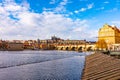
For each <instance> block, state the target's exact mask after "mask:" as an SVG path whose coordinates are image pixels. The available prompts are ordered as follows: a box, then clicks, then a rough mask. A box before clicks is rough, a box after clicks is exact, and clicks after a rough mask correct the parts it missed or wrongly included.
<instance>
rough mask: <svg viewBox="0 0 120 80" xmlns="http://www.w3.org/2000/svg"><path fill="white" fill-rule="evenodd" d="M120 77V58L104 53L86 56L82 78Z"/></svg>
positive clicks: (83, 79)
mask: <svg viewBox="0 0 120 80" xmlns="http://www.w3.org/2000/svg"><path fill="white" fill-rule="evenodd" d="M117 79H120V59H117V58H114V57H111V56H109V55H106V54H102V53H95V54H92V55H90V56H87V57H86V62H85V67H84V70H83V76H82V80H117Z"/></svg>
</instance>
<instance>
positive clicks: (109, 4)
mask: <svg viewBox="0 0 120 80" xmlns="http://www.w3.org/2000/svg"><path fill="white" fill-rule="evenodd" d="M119 16H120V0H100V1H98V0H0V37H1V38H2V39H10V40H12V39H37V38H39V39H49V38H50V37H51V36H53V35H56V36H58V37H61V38H63V39H79V40H81V39H82V40H83V39H86V40H97V38H96V37H97V34H98V30H99V28H100V27H102V26H103V25H104V24H105V23H107V24H109V25H116V26H117V27H118V28H119V26H120V18H119Z"/></svg>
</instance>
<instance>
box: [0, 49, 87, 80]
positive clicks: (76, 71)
mask: <svg viewBox="0 0 120 80" xmlns="http://www.w3.org/2000/svg"><path fill="white" fill-rule="evenodd" d="M85 55H86V54H85V53H77V52H72V51H71V52H70V51H69V52H68V51H11V52H2V51H1V52H0V80H47V79H48V80H80V77H81V72H82V69H83V65H84V56H85ZM6 75H7V77H6Z"/></svg>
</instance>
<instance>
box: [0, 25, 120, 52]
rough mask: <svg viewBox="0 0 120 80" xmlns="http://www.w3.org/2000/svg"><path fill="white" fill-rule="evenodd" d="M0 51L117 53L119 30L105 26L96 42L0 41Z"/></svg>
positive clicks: (119, 38) (119, 43)
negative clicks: (102, 51)
mask: <svg viewBox="0 0 120 80" xmlns="http://www.w3.org/2000/svg"><path fill="white" fill-rule="evenodd" d="M0 50H12V51H14V50H68V51H80V52H81V51H95V50H110V51H113V50H117V51H118V50H120V30H119V29H118V28H117V27H116V26H110V25H108V24H105V25H103V27H101V28H100V29H99V31H98V41H86V40H69V39H68V40H64V39H61V38H59V37H57V36H52V37H51V39H45V40H40V39H37V40H12V41H11V40H0Z"/></svg>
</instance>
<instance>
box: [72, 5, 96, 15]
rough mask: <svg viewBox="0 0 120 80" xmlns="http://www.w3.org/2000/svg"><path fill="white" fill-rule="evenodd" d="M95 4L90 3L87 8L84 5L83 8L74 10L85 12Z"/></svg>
mask: <svg viewBox="0 0 120 80" xmlns="http://www.w3.org/2000/svg"><path fill="white" fill-rule="evenodd" d="M93 6H94V3H92V4H88V5H87V7H86V8H84V7H83V8H81V9H79V10H75V11H74V12H75V13H79V12H85V11H86V10H89V9H92V8H93Z"/></svg>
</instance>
